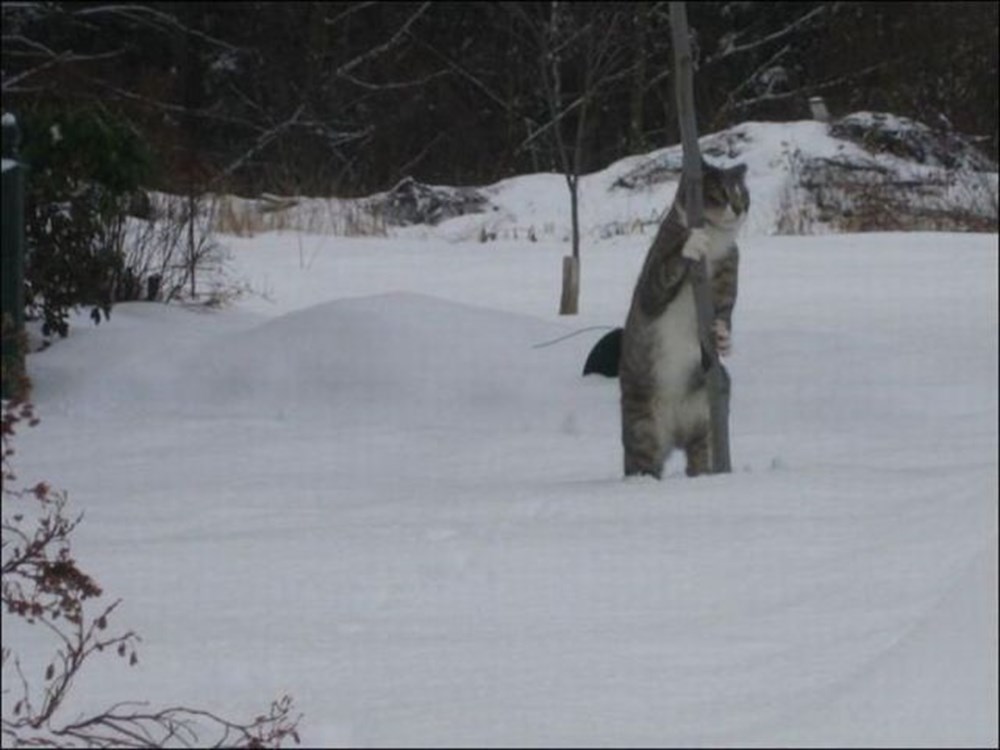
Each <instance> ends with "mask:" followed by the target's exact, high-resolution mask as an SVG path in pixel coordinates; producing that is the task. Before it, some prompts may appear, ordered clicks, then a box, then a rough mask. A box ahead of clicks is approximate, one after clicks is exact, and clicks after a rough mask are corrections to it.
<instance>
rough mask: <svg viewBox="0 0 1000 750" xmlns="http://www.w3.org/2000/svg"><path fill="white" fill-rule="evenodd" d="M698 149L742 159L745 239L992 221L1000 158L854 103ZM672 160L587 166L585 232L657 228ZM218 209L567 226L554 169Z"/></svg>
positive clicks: (544, 228) (350, 223)
mask: <svg viewBox="0 0 1000 750" xmlns="http://www.w3.org/2000/svg"><path fill="white" fill-rule="evenodd" d="M700 145H701V149H702V152H703V154H704V155H705V157H706V158H707V159H709V160H710V161H712V162H713V163H716V164H719V165H721V166H731V165H733V164H736V163H744V164H746V165H747V166H748V172H747V183H748V185H749V187H750V191H751V194H752V201H751V207H750V214H749V217H748V221H747V224H746V225H745V226H744V228H743V230H742V234H743V236H755V235H760V234H764V235H771V234H817V233H827V232H837V231H884V230H942V229H944V230H970V229H971V230H974V231H992V230H994V229H995V227H996V225H997V201H998V190H997V184H998V183H997V165H996V164H994V163H993V162H991V161H990V160H989V159H988V158H986V157H985V156H984V155H983V154H982V153H981V152H979V151H978V150H977V149H976V148H975V146H974V145H973V144H972V143H970V142H969V141H968V140H966V139H964V138H962V137H961V136H959V135H957V134H955V133H951V132H941V131H935V130H932V129H930V128H928V127H927V126H926V125H923V124H921V123H917V122H914V121H912V120H908V119H906V118H902V117H896V116H894V115H887V114H880V113H871V112H859V113H854V114H851V115H848V116H846V117H844V118H841V119H840V120H838V121H836V122H833V123H831V124H830V125H826V124H823V123H820V122H815V121H811V120H809V121H801V122H788V123H756V122H748V123H743V124H740V125H737V126H735V127H732V128H730V129H728V130H724V131H721V132H718V133H712V134H708V135H705V136H704V137H702V138H701V139H700ZM680 167H681V149H680V146H671V147H669V148H664V149H659V150H657V151H653V152H651V153H649V154H645V155H642V156H633V157H628V158H626V159H622V160H621V161H618V162H615V163H614V164H612V165H610V166H609V167H607V168H606V169H604V170H601V171H599V172H595V173H593V174H589V175H584V176H582V177H581V180H580V215H581V223H582V227H581V228H582V231H583V233H584V236H585V238H586V239H587V241H595V240H600V239H606V238H608V237H612V236H616V235H622V234H634V233H639V232H643V231H649V230H652V229H655V227H656V225H657V224H658V222H659V218H660V215H661V214H662V212H663V211H664V210H665V208H666V207H668V206H669V205H670V202H671V200H673V194H674V191H675V190H676V185H677V180H678V179H679V177H680ZM293 204H294V205H293ZM277 206H291V207H290V208H285V209H281V208H278V209H277V210H276V207H277ZM222 216H223V217H224V218H225V220H224V221H222V222H221V226H222V227H223V228H224V229H225V228H229V227H232V226H238V227H242V228H243V229H244V231H264V230H267V229H294V230H301V231H308V232H319V233H327V234H331V233H332V234H342V235H343V234H346V235H359V234H360V235H366V234H380V235H388V236H394V237H407V238H420V239H429V238H440V239H445V240H448V241H473V240H489V241H492V240H497V239H500V240H506V239H514V240H517V239H529V238H532V237H533V238H535V239H537V240H542V239H546V240H549V239H555V240H561V241H566V240H568V238H569V234H570V226H569V219H568V217H569V198H568V192H567V188H566V184H565V180H564V178H563V177H562V175H559V174H538V175H527V176H522V177H514V178H510V179H507V180H502V181H501V182H498V183H496V184H494V185H489V186H485V187H479V188H454V187H446V186H431V185H422V184H420V183H418V182H416V181H415V180H413V179H411V178H407V179H405V180H403V181H402V182H400V184H399V185H397V186H396V187H395V188H394V189H393V190H391V191H389V192H388V193H382V194H379V195H375V196H371V197H370V198H365V199H358V200H337V199H309V198H296V199H281V201H279V202H277V203H276V202H275V201H274V200H273V199H272V200H265V201H245V200H240V199H236V198H226V199H224V206H223V210H222ZM237 217H239V218H238V219H237Z"/></svg>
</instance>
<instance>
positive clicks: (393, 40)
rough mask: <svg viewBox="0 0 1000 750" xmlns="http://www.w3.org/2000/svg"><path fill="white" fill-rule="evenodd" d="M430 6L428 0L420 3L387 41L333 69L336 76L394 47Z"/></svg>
mask: <svg viewBox="0 0 1000 750" xmlns="http://www.w3.org/2000/svg"><path fill="white" fill-rule="evenodd" d="M430 6H431V3H430V2H429V1H428V2H425V3H421V5H420V7H419V8H417V9H416V10H415V11H414V12H413V13H412V14H411V15H410V17H409V18H408V19H406V22H405V23H404V24H403V25H402V26H400V27H399V29H397V30H396V33H395V34H393V35H392V36H391V37H390V38H389V39H388V40H387V41H385V42H383V43H382V44H379V45H377V46H375V47H372V48H371V49H370V50H368V51H367V52H365V53H364V54H362V55H358V56H357V57H355V58H354V59H353V60H349V61H347V62H346V63H344V64H342V65H340V66H339V67H338V68H337V69H336V70H335V71H334V73H335V74H336V75H338V76H342V75H344V74H345V73H349V72H351V71H352V70H354V69H355V68H356V67H358V66H359V65H362V64H364V63H366V62H368V61H369V60H373V59H374V58H376V57H378V56H379V55H381V54H382V53H383V52H386V51H387V50H389V49H392V48H393V47H395V46H396V45H397V44H399V43H400V42H401V41H402V40H403V38H404V37H406V36H407V35H408V34H409V31H410V27H411V26H413V24H414V23H416V21H417V19H418V18H420V16H422V15H423V14H424V12H425V11H426V10H427V9H428V8H429V7H430Z"/></svg>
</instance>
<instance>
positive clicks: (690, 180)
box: [670, 2, 732, 474]
mask: <svg viewBox="0 0 1000 750" xmlns="http://www.w3.org/2000/svg"><path fill="white" fill-rule="evenodd" d="M670 33H671V37H672V40H673V47H674V73H675V78H674V91H675V93H676V95H677V120H678V124H679V125H680V130H681V144H682V147H683V149H684V168H683V175H684V183H685V185H686V187H687V190H686V194H685V195H683V196H681V197H682V199H683V200H684V209H685V213H686V215H687V220H688V227H690V228H692V229H693V228H697V227H700V226H701V225H702V223H703V220H704V203H703V196H702V191H701V178H702V175H701V151H700V150H699V149H698V125H697V122H696V120H695V108H694V83H693V79H694V72H693V65H692V60H691V41H690V39H689V37H688V24H687V9H686V7H685V4H684V3H683V2H671V3H670ZM689 264H690V265H689V268H688V277H689V278H690V279H691V285H692V287H693V289H694V298H695V304H696V305H697V308H698V335H699V337H700V339H701V346H702V349H703V350H704V351H705V352H706V353H707V354H708V358H709V362H710V364H709V367H708V371H707V372H706V373H705V377H706V388H707V391H708V407H709V420H710V425H711V427H710V433H711V434H710V440H711V457H712V461H711V472H712V473H713V474H719V473H724V472H729V471H731V470H732V465H731V462H730V458H729V378H728V376H727V375H726V373H725V371H724V370H723V369H722V365H721V364H720V362H719V354H718V352H717V351H716V349H715V335H714V333H713V331H712V324H713V321H714V320H715V306H714V304H713V303H712V293H711V289H709V279H708V261H707V260H705V259H704V258H703V259H702V260H701V262H700V263H695V262H693V261H689Z"/></svg>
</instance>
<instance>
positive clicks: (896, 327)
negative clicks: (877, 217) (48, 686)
mask: <svg viewBox="0 0 1000 750" xmlns="http://www.w3.org/2000/svg"><path fill="white" fill-rule="evenodd" d="M739 133H743V134H744V135H745V138H744V137H740V136H738V135H737V134H739ZM727 139H731V140H732V143H731V144H730V143H729V140H727ZM718 144H719V148H720V149H723V150H722V151H720V152H719V153H718V154H717V155H715V154H712V156H714V157H715V158H716V160H717V161H720V162H725V161H726V160H727V159H732V160H737V159H738V160H743V161H746V162H747V163H748V164H749V165H750V176H751V190H752V191H753V201H754V211H755V212H756V213H755V214H754V215H753V217H752V223H751V226H750V227H749V229H748V230H747V231H746V233H745V236H744V237H742V238H741V248H742V252H743V259H744V260H743V264H742V268H741V278H740V296H739V300H738V302H737V306H736V312H735V317H734V353H733V355H732V357H730V358H729V360H728V361H727V366H728V368H729V370H730V372H731V374H732V379H733V384H734V385H733V404H732V423H731V433H732V441H733V465H734V471H733V473H732V474H728V475H724V476H713V477H703V478H699V479H696V480H689V479H687V478H685V477H684V476H683V474H682V472H681V471H680V470H679V468H680V463H679V462H678V461H676V460H675V461H674V462H673V463H672V464H671V465H670V466H669V467H668V472H667V476H666V477H665V479H664V481H662V482H657V481H654V480H638V481H624V480H623V479H622V478H621V447H620V441H619V429H620V426H619V415H618V402H617V399H618V391H617V382H616V381H614V380H608V379H605V378H600V377H598V378H593V377H589V378H583V377H581V376H580V368H581V367H582V364H583V361H584V358H585V356H586V353H587V351H588V349H589V348H590V347H591V346H592V345H593V343H594V341H595V340H596V339H597V338H598V337H599V336H600V335H601V333H602V331H601V330H586V331H584V332H582V333H580V334H578V335H573V336H570V337H568V338H562V337H564V336H566V335H567V334H573V333H575V332H577V331H578V329H581V328H587V327H590V326H595V327H599V326H607V325H617V324H620V322H621V320H623V318H624V314H625V310H626V307H627V305H628V300H629V296H630V294H631V289H632V284H633V283H634V280H635V277H636V275H637V273H638V270H639V267H640V264H641V262H642V258H643V256H644V254H645V252H646V245H647V242H648V233H647V234H646V235H643V234H642V233H640V232H639V231H638V230H636V231H632V230H626V231H622V232H620V233H619V232H616V231H614V230H613V227H615V226H618V225H622V226H625V225H627V223H628V222H630V221H633V220H635V217H639V218H640V219H643V220H645V219H644V218H643V217H645V218H648V219H650V220H652V217H655V216H656V215H657V214H658V213H659V212H660V211H662V210H663V208H664V207H665V205H666V203H667V198H668V197H669V196H670V195H672V191H673V189H674V187H673V184H672V181H671V178H670V164H671V160H672V159H674V158H675V156H676V155H675V154H674V153H673V152H671V150H669V149H668V150H665V151H663V152H657V154H654V155H652V157H651V158H647V157H643V158H638V157H637V158H633V159H631V160H626V161H625V162H621V163H619V164H617V165H615V166H614V168H609V169H608V170H606V171H605V172H602V173H598V174H596V175H590V176H588V177H587V178H586V180H585V184H584V197H585V204H584V209H583V210H584V215H585V216H586V217H588V218H587V222H588V233H589V234H588V237H589V240H588V242H589V244H588V245H587V246H586V248H585V250H584V252H585V255H584V259H583V264H584V266H583V268H584V271H583V274H584V275H583V282H582V284H583V285H582V298H581V315H580V316H578V317H577V318H574V319H566V318H560V317H559V316H558V315H557V314H556V309H557V303H558V288H559V272H560V259H561V257H562V255H563V254H564V253H565V251H566V246H565V244H564V243H563V242H562V239H561V232H563V231H564V228H565V227H564V225H563V224H560V221H561V219H560V218H559V217H560V216H562V212H563V210H564V209H563V206H564V205H565V201H566V190H565V186H564V184H563V183H562V181H561V178H559V177H558V176H552V175H548V176H544V175H543V176H526V177H522V178H514V179H512V180H508V181H504V182H502V183H499V184H497V185H494V186H490V187H489V188H484V189H483V192H484V193H485V194H486V195H487V197H488V200H489V202H490V205H491V206H496V207H497V210H496V211H488V212H483V213H469V214H465V215H460V216H454V217H452V218H446V219H443V220H441V221H440V222H439V223H438V224H436V225H431V226H424V225H412V226H408V227H395V228H388V229H387V233H388V234H391V235H392V236H365V237H345V236H334V235H318V234H304V233H300V232H294V231H289V232H272V233H265V234H259V235H258V236H255V237H227V238H225V242H226V244H227V246H228V250H229V255H230V258H229V267H228V270H227V273H228V274H229V278H230V279H239V280H242V281H243V282H244V283H245V284H246V285H247V286H248V288H249V289H251V290H252V291H253V293H251V294H247V295H245V296H244V297H242V298H241V299H239V300H237V301H236V302H235V303H234V304H233V305H232V306H231V307H229V308H224V309H222V310H214V311H213V310H206V309H201V308H185V307H181V306H163V305H153V304H141V303H132V304H123V305H119V306H117V307H116V308H115V310H114V312H113V314H112V317H111V320H110V321H108V322H107V323H104V324H102V325H100V326H98V327H94V326H91V325H89V324H88V323H87V322H86V321H85V320H84V319H83V318H81V320H80V321H79V322H77V324H75V325H74V326H73V327H72V328H71V333H70V336H69V338H68V339H66V340H61V341H56V342H55V343H54V344H53V345H52V346H51V347H50V348H48V349H46V350H45V351H42V352H39V353H36V354H33V355H31V356H30V357H29V360H28V371H29V374H30V376H31V377H32V378H33V380H34V386H35V388H34V398H35V401H36V403H37V407H38V409H37V410H38V414H39V416H40V417H41V419H42V423H41V425H40V426H38V427H37V428H35V429H33V430H28V431H26V432H24V433H23V434H19V435H18V439H17V446H18V454H17V456H16V463H17V466H18V467H19V469H20V471H19V477H20V478H21V479H22V480H23V481H24V482H25V484H31V483H32V482H33V481H38V480H41V479H44V480H46V481H49V482H51V483H52V485H53V486H55V487H58V488H65V489H66V490H67V491H68V493H69V496H70V499H71V507H72V508H75V509H77V510H84V511H86V518H85V519H84V522H83V523H82V524H81V526H80V527H79V528H78V529H77V531H76V532H75V534H74V536H75V540H76V543H75V553H76V557H77V559H78V560H79V562H80V564H81V566H82V567H84V568H85V569H87V570H88V571H89V572H91V573H93V575H94V576H95V577H96V578H97V579H98V580H99V581H100V583H101V584H102V585H103V586H104V587H105V589H106V590H107V591H108V595H109V597H122V598H123V599H124V604H123V605H122V607H121V608H120V609H119V610H118V611H117V612H116V618H117V619H116V620H115V621H114V622H115V623H117V624H119V625H120V626H121V627H129V628H134V629H136V630H137V631H138V632H139V633H140V634H141V635H142V637H143V643H142V647H141V650H140V657H141V658H140V662H139V666H138V667H136V668H134V669H128V668H126V667H124V666H122V665H120V664H119V663H118V662H117V660H114V659H111V660H108V661H107V662H106V663H102V662H98V663H97V664H100V666H97V664H95V669H94V670H93V671H91V672H89V673H87V674H86V675H85V678H84V679H83V680H81V681H80V682H79V683H77V688H76V691H77V692H76V701H75V702H74V705H73V710H74V711H76V710H81V711H82V710H85V709H86V708H87V707H103V706H106V705H107V704H110V703H113V702H116V701H120V700H136V699H143V700H150V701H152V702H153V703H154V704H160V705H162V704H168V705H170V704H184V705H199V706H204V707H206V708H209V709H211V710H214V711H216V712H217V713H220V714H225V715H228V716H244V715H251V713H252V712H256V711H258V710H259V709H260V708H261V706H262V705H263V704H264V703H265V702H266V701H267V700H269V699H270V698H272V697H275V696H277V695H280V694H282V693H284V692H288V693H291V694H292V695H293V696H294V697H295V699H296V704H297V707H298V709H299V710H301V711H302V712H303V713H304V718H303V720H302V724H301V727H300V729H301V733H302V739H303V743H304V744H305V745H310V746H351V747H380V746H435V747H446V746H467V745H477V746H531V747H550V746H551V747H554V746H619V747H648V746H659V747H662V746H837V747H846V746H901V745H902V746H930V747H944V746H995V745H996V743H997V699H998V690H997V679H998V677H997V658H998V646H997V608H998V604H997V582H998V581H997V565H996V561H997V549H998V521H997V493H998V484H997V472H998V423H997V408H998V396H997V394H998V389H997V384H998V364H997V363H998V349H1000V343H998V337H997V331H998V317H997V311H998V286H997V277H998V265H997V256H998V254H997V235H996V234H995V233H993V234H976V233H900V232H883V233H870V234H843V235H834V234H827V235H824V236H816V237H775V236H770V235H771V234H772V233H773V232H774V231H775V227H776V221H777V220H778V214H777V212H776V210H775V209H774V207H775V206H778V205H781V200H782V198H781V195H782V191H783V190H785V189H786V184H787V183H786V178H787V176H788V174H790V173H789V172H787V171H784V169H783V168H782V167H781V166H780V164H783V163H785V162H782V161H781V160H782V159H784V158H785V157H784V156H782V154H783V152H782V149H783V148H787V149H789V151H788V153H793V152H794V151H795V149H796V148H798V149H800V151H802V152H806V151H808V153H809V154H811V157H810V158H818V155H826V156H828V157H829V158H831V159H832V158H838V154H841V155H842V154H844V153H847V152H849V151H851V149H852V148H853V147H852V146H850V145H843V147H842V148H841V147H840V144H838V143H837V142H834V141H832V140H831V139H829V138H828V137H827V136H826V135H825V134H824V131H823V130H822V126H819V125H817V124H816V123H797V124H791V125H788V126H781V127H779V126H763V125H759V124H752V123H750V124H747V125H745V126H741V129H734V131H731V132H730V133H729V134H728V135H726V136H724V137H722V136H720V137H719V139H718ZM727 144H728V145H727ZM703 146H705V147H706V151H709V153H710V154H711V153H712V152H711V149H712V148H714V147H713V146H712V141H711V137H709V141H708V142H707V144H706V141H703ZM859 148H860V147H859ZM824 149H825V150H824ZM731 152H732V153H731ZM851 152H852V153H853V151H851ZM730 154H731V155H730ZM712 156H710V158H712ZM858 158H861V157H860V155H858ZM872 158H873V159H876V160H884V161H885V163H889V162H890V161H891V160H892V159H898V158H900V157H898V156H892V155H883V156H879V157H872ZM772 161H775V163H777V164H778V165H779V166H774V165H772V163H771V162H772ZM927 168H928V169H931V168H934V169H937V168H938V167H927ZM463 200H466V201H471V198H470V196H469V195H464V196H463ZM470 205H471V203H470ZM769 206H770V208H769ZM324 210H326V208H324ZM288 211H291V212H292V214H294V212H296V211H298V212H303V213H302V214H301V216H302V217H303V220H304V219H306V218H308V215H307V213H308V211H309V206H308V205H306V204H305V203H304V202H303V203H300V205H299V206H297V207H295V208H294V209H289V210H288ZM285 213H287V211H286V212H285ZM317 215H319V214H317ZM329 216H330V214H327V217H328V218H329ZM286 220H290V218H289V217H288V216H286ZM338 221H339V219H338ZM484 222H495V223H493V224H490V225H489V226H491V227H493V229H495V231H496V232H497V238H498V240H497V241H495V242H486V243H483V242H480V241H479V234H480V233H481V231H482V229H483V227H484V226H486V224H484ZM532 227H533V228H534V229H535V231H536V233H537V236H536V238H535V240H536V241H532V240H531V239H529V238H528V237H527V233H528V231H529V229H530V228H532ZM515 230H516V239H515ZM341 234H342V233H341ZM501 240H502V241H501ZM557 339H562V340H558V341H557ZM8 625H9V623H8V622H7V619H6V616H5V620H4V632H5V640H4V645H5V647H7V646H8V639H11V638H15V636H14V635H11V633H12V632H13V631H12V630H10V629H9V628H8ZM16 637H17V639H18V640H17V642H18V644H19V645H20V647H21V650H22V652H23V653H26V663H30V662H31V661H32V659H31V657H35V658H36V659H37V658H41V656H40V655H41V654H44V653H47V652H48V651H50V650H51V643H48V642H46V641H45V640H44V638H45V634H44V633H40V632H30V633H18V634H17V636H16ZM3 700H4V702H5V709H6V708H7V706H6V702H7V701H8V696H7V695H5V696H4V697H3Z"/></svg>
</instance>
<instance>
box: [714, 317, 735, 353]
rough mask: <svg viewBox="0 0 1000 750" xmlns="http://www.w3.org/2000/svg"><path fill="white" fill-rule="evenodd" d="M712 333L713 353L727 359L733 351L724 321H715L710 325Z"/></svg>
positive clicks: (730, 337)
mask: <svg viewBox="0 0 1000 750" xmlns="http://www.w3.org/2000/svg"><path fill="white" fill-rule="evenodd" d="M712 331H713V332H714V333H715V351H717V352H718V353H719V356H720V357H728V356H729V355H730V353H731V352H732V351H733V339H732V336H731V334H730V332H729V326H727V325H726V321H724V320H716V321H715V323H714V324H713V325H712Z"/></svg>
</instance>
